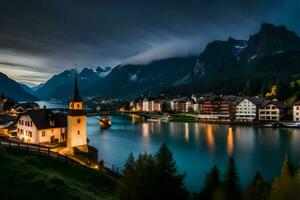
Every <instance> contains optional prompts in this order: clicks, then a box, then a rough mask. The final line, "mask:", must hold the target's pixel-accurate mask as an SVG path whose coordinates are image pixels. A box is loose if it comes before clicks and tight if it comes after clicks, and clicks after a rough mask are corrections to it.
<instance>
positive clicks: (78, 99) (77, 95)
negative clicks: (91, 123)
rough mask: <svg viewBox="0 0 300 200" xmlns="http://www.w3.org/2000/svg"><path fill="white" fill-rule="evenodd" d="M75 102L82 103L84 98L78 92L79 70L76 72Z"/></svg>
mask: <svg viewBox="0 0 300 200" xmlns="http://www.w3.org/2000/svg"><path fill="white" fill-rule="evenodd" d="M72 101H73V102H82V98H81V96H80V94H79V91H78V83H77V69H76V70H75V84H74V96H73V100H72Z"/></svg>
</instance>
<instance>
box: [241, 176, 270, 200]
mask: <svg viewBox="0 0 300 200" xmlns="http://www.w3.org/2000/svg"><path fill="white" fill-rule="evenodd" d="M267 198H268V184H267V183H266V182H265V181H264V180H263V178H262V176H261V174H260V173H259V172H258V171H257V172H256V174H255V176H254V178H253V180H252V182H251V183H250V185H249V186H248V187H247V188H246V189H245V192H244V195H243V199H244V200H267Z"/></svg>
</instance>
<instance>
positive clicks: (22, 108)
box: [10, 102, 40, 116]
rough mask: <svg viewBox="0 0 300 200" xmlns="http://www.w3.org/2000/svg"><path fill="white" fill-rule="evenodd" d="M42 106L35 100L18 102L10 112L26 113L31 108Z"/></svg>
mask: <svg viewBox="0 0 300 200" xmlns="http://www.w3.org/2000/svg"><path fill="white" fill-rule="evenodd" d="M39 109H40V106H39V105H38V104H37V103H34V102H26V103H16V104H15V105H14V106H13V108H12V109H11V110H10V113H11V114H12V115H14V116H17V115H18V114H20V113H24V112H26V111H29V110H39Z"/></svg>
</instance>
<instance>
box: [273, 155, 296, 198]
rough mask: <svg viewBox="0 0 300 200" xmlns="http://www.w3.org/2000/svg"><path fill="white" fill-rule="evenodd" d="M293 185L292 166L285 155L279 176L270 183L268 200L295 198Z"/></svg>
mask: <svg viewBox="0 0 300 200" xmlns="http://www.w3.org/2000/svg"><path fill="white" fill-rule="evenodd" d="M293 187H294V186H293V167H292V165H291V163H290V162H289V160H288V158H287V156H286V157H285V159H284V161H283V163H282V167H281V171H280V175H279V177H277V178H275V180H274V181H273V183H272V187H271V193H270V200H277V199H278V200H279V199H280V200H285V199H295V196H294V195H295V194H294V192H292V191H293Z"/></svg>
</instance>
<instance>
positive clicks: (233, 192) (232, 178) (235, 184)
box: [224, 156, 241, 200]
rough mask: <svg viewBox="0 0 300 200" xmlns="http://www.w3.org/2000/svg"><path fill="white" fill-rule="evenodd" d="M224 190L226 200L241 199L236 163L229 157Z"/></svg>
mask: <svg viewBox="0 0 300 200" xmlns="http://www.w3.org/2000/svg"><path fill="white" fill-rule="evenodd" d="M224 190H225V193H226V199H228V200H229V199H235V200H239V199H241V190H240V183H239V177H238V173H237V169H236V166H235V161H234V158H233V157H232V156H231V157H229V160H228V165H227V169H226V171H225V174H224Z"/></svg>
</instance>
